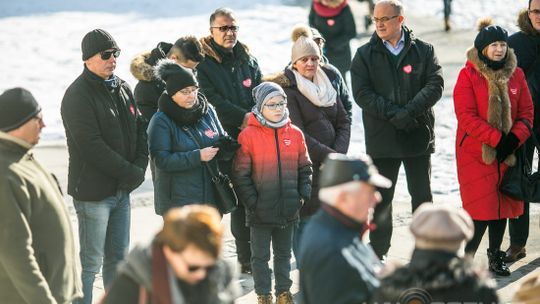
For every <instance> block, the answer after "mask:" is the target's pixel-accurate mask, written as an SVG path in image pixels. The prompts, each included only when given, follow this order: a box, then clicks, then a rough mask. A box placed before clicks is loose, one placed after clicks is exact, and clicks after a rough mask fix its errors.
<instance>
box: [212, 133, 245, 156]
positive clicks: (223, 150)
mask: <svg viewBox="0 0 540 304" xmlns="http://www.w3.org/2000/svg"><path fill="white" fill-rule="evenodd" d="M240 146H241V145H240V144H239V143H238V141H236V139H234V138H232V137H230V136H228V135H227V136H221V137H219V138H218V140H217V141H216V143H215V144H214V147H217V148H219V151H218V153H217V155H216V157H217V159H219V160H222V161H229V160H231V159H232V158H233V157H234V154H235V153H236V150H238V149H239V148H240Z"/></svg>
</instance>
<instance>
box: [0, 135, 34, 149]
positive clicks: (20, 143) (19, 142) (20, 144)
mask: <svg viewBox="0 0 540 304" xmlns="http://www.w3.org/2000/svg"><path fill="white" fill-rule="evenodd" d="M0 140H5V141H7V142H10V143H13V144H15V145H16V146H17V147H20V148H22V149H23V150H24V151H25V152H26V151H28V150H30V149H32V147H33V145H31V144H30V143H28V142H26V141H24V140H22V139H20V138H18V137H15V136H12V135H9V134H7V133H6V132H2V131H0Z"/></svg>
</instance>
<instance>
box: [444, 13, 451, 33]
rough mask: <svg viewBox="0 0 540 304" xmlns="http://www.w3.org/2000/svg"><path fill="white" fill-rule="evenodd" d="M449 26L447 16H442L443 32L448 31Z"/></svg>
mask: <svg viewBox="0 0 540 304" xmlns="http://www.w3.org/2000/svg"><path fill="white" fill-rule="evenodd" d="M450 29H451V27H450V18H449V17H444V31H445V32H448V31H450Z"/></svg>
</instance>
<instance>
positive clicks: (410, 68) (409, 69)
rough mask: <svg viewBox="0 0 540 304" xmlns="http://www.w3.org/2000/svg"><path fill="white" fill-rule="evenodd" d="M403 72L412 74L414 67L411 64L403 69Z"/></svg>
mask: <svg viewBox="0 0 540 304" xmlns="http://www.w3.org/2000/svg"><path fill="white" fill-rule="evenodd" d="M403 72H405V73H407V74H410V73H411V72H412V66H411V65H410V64H407V65H406V66H404V67H403Z"/></svg>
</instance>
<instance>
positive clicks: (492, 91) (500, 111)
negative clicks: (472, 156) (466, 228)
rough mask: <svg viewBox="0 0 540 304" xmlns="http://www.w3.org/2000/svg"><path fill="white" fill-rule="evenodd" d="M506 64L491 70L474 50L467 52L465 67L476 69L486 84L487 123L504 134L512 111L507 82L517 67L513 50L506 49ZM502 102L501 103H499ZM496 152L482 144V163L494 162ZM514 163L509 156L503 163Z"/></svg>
mask: <svg viewBox="0 0 540 304" xmlns="http://www.w3.org/2000/svg"><path fill="white" fill-rule="evenodd" d="M507 52H508V55H507V59H506V64H505V65H504V67H503V68H502V69H499V70H493V69H491V68H489V67H488V66H487V65H486V64H485V63H484V62H483V61H482V60H481V59H480V57H479V56H478V51H477V50H476V48H474V47H471V48H469V50H467V59H468V61H469V62H468V63H467V65H471V66H473V67H474V69H476V70H477V71H478V72H479V73H480V74H481V75H482V76H483V77H484V78H485V79H486V80H487V83H488V96H489V97H488V114H487V120H488V123H489V124H490V125H491V126H493V127H494V128H496V129H498V130H501V131H502V132H504V133H508V132H510V129H511V128H512V111H511V109H510V96H509V95H508V81H509V80H510V78H511V77H512V74H514V71H515V70H516V67H517V58H516V55H515V53H514V50H513V49H511V48H508V51H507ZM501 101H502V102H501ZM496 154H497V151H496V150H495V148H493V147H491V146H489V145H487V144H483V145H482V159H483V161H484V163H486V164H491V163H493V161H494V160H495V157H496ZM515 162H516V159H515V156H514V155H510V156H509V157H508V158H507V159H506V160H505V163H506V164H507V165H509V166H513V165H514V164H515Z"/></svg>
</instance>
